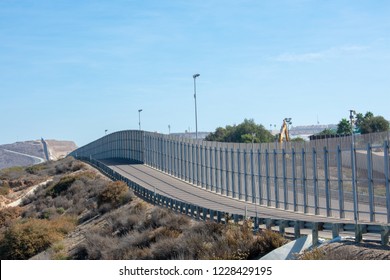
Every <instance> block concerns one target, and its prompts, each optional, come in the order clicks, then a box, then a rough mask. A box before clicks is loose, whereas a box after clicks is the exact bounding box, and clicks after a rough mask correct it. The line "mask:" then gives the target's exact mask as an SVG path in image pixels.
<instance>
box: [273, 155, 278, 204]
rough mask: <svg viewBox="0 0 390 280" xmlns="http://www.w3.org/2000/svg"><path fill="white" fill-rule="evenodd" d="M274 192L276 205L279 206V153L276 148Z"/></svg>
mask: <svg viewBox="0 0 390 280" xmlns="http://www.w3.org/2000/svg"><path fill="white" fill-rule="evenodd" d="M274 192H275V207H276V208H279V184H278V155H277V152H276V149H274Z"/></svg>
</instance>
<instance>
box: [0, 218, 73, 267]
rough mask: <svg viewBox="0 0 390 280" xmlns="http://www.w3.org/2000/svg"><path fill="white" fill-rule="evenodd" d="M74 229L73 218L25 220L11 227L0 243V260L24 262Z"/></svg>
mask: <svg viewBox="0 0 390 280" xmlns="http://www.w3.org/2000/svg"><path fill="white" fill-rule="evenodd" d="M74 227H75V219H74V218H73V217H67V216H62V217H60V218H58V219H56V220H52V221H49V220H40V219H27V220H23V221H19V222H16V223H14V224H13V225H11V226H10V227H9V228H8V229H7V230H6V231H5V233H4V236H3V240H1V242H0V257H1V259H13V260H25V259H29V258H31V257H32V256H34V255H36V254H38V253H40V252H42V251H43V250H45V249H47V248H49V247H50V246H51V245H52V244H54V243H55V242H58V241H60V240H61V239H62V238H63V237H64V236H65V235H66V234H67V233H69V232H70V231H72V230H73V229H74Z"/></svg>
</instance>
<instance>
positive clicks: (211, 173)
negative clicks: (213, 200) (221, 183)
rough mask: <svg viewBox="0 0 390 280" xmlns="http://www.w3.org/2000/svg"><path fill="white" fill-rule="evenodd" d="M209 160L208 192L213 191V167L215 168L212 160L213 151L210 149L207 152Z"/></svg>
mask: <svg viewBox="0 0 390 280" xmlns="http://www.w3.org/2000/svg"><path fill="white" fill-rule="evenodd" d="M209 155H210V156H209V159H210V190H211V191H214V171H213V167H214V168H215V162H214V160H213V149H212V147H210V150H209Z"/></svg>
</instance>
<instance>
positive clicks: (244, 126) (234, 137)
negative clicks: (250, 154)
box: [205, 119, 274, 143]
mask: <svg viewBox="0 0 390 280" xmlns="http://www.w3.org/2000/svg"><path fill="white" fill-rule="evenodd" d="M253 135H254V136H253ZM205 140H206V141H218V142H234V143H250V142H252V141H253V142H254V143H267V142H273V141H274V136H272V134H271V133H270V132H269V131H268V130H267V129H265V127H264V126H263V125H261V124H260V125H258V124H256V123H255V121H254V120H253V119H249V120H248V119H245V120H244V121H243V122H242V123H240V124H239V125H233V126H231V125H227V126H226V127H225V128H222V127H218V128H217V129H216V130H215V132H213V133H210V134H209V135H207V137H206V138H205Z"/></svg>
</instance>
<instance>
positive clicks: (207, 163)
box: [204, 146, 211, 190]
mask: <svg viewBox="0 0 390 280" xmlns="http://www.w3.org/2000/svg"><path fill="white" fill-rule="evenodd" d="M204 159H205V173H206V190H209V189H210V181H209V175H210V172H209V169H210V168H211V167H210V165H211V163H210V157H209V152H208V149H207V146H206V147H205V148H204Z"/></svg>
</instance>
